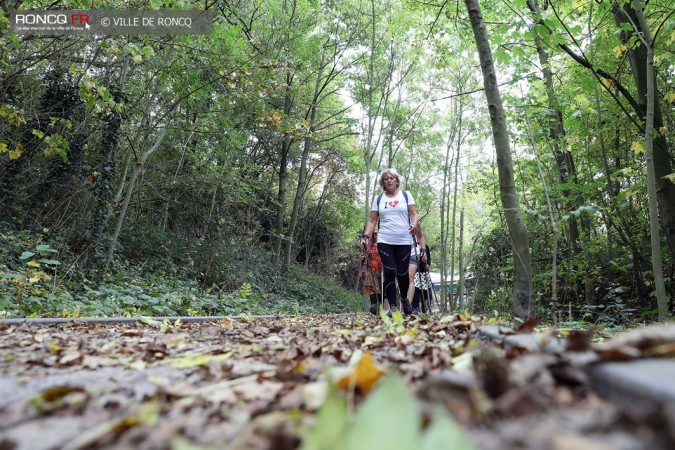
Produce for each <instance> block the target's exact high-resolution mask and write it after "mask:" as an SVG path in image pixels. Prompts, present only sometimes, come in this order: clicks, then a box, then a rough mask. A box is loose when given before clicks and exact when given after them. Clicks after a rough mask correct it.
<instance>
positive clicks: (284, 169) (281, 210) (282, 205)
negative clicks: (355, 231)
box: [273, 71, 293, 264]
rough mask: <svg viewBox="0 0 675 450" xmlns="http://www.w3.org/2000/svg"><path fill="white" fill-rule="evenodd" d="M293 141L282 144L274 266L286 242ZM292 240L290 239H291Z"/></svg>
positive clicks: (287, 107) (286, 107) (287, 100)
mask: <svg viewBox="0 0 675 450" xmlns="http://www.w3.org/2000/svg"><path fill="white" fill-rule="evenodd" d="M292 83H293V75H292V74H291V72H290V71H288V72H287V73H286V92H285V94H284V113H285V114H286V115H290V112H291V105H292V99H291V85H292ZM291 144H292V140H291V138H290V137H288V136H285V137H284V138H283V141H282V142H281V158H280V160H279V191H278V193H277V220H276V225H275V227H274V250H273V251H274V264H279V261H283V258H282V254H281V243H282V241H283V240H284V217H285V215H286V189H287V184H288V154H289V153H290V151H291ZM289 239H290V237H289Z"/></svg>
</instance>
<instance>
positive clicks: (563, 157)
mask: <svg viewBox="0 0 675 450" xmlns="http://www.w3.org/2000/svg"><path fill="white" fill-rule="evenodd" d="M527 7H528V8H529V9H530V11H532V15H533V17H532V19H533V20H534V21H535V22H540V21H541V20H542V19H541V11H540V9H539V0H528V1H527ZM534 44H535V46H536V47H537V54H538V55H539V63H540V65H541V71H542V74H543V76H544V83H545V85H546V97H547V99H548V107H549V109H550V110H551V111H553V116H552V117H551V119H550V122H549V137H550V139H551V142H552V146H553V155H554V156H555V161H556V166H557V168H558V177H559V179H560V183H561V184H563V185H564V184H566V183H567V182H568V181H569V180H570V179H572V180H575V179H576V168H575V166H574V160H573V159H572V154H571V153H570V152H569V151H567V150H565V128H564V126H563V112H562V108H561V107H560V102H559V101H558V99H557V98H556V93H555V89H554V86H553V72H552V71H551V63H550V58H549V54H548V50H547V49H546V47H545V45H544V43H543V42H542V39H541V37H540V36H539V35H538V34H535V36H534ZM562 195H563V198H564V199H565V209H566V210H568V211H571V210H575V209H577V208H578V207H579V202H578V200H576V199H575V198H572V196H571V194H570V190H569V188H565V189H563V190H562ZM569 226H570V236H569V239H570V253H571V255H570V256H574V255H576V254H577V253H578V251H579V239H580V238H579V226H578V225H577V221H576V218H575V217H574V216H573V215H571V216H570V220H569Z"/></svg>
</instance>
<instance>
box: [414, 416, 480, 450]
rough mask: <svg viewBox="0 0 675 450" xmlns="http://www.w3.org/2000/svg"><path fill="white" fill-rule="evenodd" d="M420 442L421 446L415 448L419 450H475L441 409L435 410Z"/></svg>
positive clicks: (462, 431) (464, 433)
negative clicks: (446, 449) (442, 449)
mask: <svg viewBox="0 0 675 450" xmlns="http://www.w3.org/2000/svg"><path fill="white" fill-rule="evenodd" d="M421 441H422V442H421V445H420V446H418V447H416V448H418V449H420V450H435V449H438V448H456V449H462V450H474V449H475V448H476V446H475V445H474V443H473V442H472V441H471V439H469V437H468V436H467V434H466V432H465V431H464V429H462V428H461V427H460V426H459V425H458V424H457V422H455V421H454V420H453V419H452V417H450V415H449V414H448V413H447V411H446V410H445V408H442V407H437V408H436V410H435V413H434V420H433V422H432V423H431V425H430V426H429V428H428V429H427V432H426V433H425V434H424V436H422V439H421Z"/></svg>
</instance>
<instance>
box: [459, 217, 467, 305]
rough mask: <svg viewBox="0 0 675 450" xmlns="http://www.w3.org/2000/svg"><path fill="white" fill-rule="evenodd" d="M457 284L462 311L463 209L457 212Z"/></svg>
mask: <svg viewBox="0 0 675 450" xmlns="http://www.w3.org/2000/svg"><path fill="white" fill-rule="evenodd" d="M458 262H459V283H458V284H457V298H459V309H460V311H463V310H464V307H465V306H466V305H465V304H464V280H465V279H464V275H465V274H464V208H462V209H461V210H460V211H459V252H458Z"/></svg>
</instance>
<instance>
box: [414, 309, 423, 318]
mask: <svg viewBox="0 0 675 450" xmlns="http://www.w3.org/2000/svg"><path fill="white" fill-rule="evenodd" d="M420 314H422V311H420V309H419V308H413V310H412V315H413V316H419V315H420Z"/></svg>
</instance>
